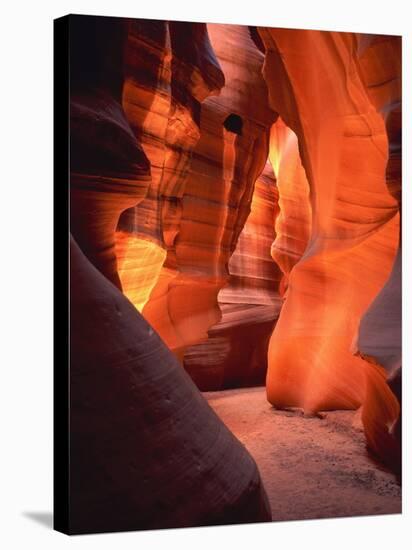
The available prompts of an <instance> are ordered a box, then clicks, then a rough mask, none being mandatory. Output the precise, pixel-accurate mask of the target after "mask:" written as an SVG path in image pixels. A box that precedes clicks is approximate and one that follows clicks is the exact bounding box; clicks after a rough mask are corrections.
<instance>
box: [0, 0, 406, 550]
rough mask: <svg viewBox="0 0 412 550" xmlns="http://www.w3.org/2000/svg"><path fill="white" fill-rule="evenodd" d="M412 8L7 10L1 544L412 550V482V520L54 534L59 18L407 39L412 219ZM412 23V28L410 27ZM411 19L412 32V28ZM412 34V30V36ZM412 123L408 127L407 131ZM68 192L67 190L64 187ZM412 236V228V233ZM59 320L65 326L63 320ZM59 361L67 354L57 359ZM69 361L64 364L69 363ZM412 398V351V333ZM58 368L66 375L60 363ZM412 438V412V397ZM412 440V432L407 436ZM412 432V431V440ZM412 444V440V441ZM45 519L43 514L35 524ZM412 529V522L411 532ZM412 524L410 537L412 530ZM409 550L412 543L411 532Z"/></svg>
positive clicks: (221, 5) (391, 3) (257, 2)
mask: <svg viewBox="0 0 412 550" xmlns="http://www.w3.org/2000/svg"><path fill="white" fill-rule="evenodd" d="M409 4H410V2H409V1H408V0H405V1H402V0H396V1H395V0H386V1H384V2H381V1H379V0H376V1H375V2H373V1H366V0H354V1H349V0H344V1H341V2H333V1H332V0H329V1H324V2H322V1H315V0H307V1H304V0H302V1H300V2H298V1H294V0H278V1H275V0H272V1H270V0H251V1H250V2H248V3H244V4H241V3H240V0H217V1H216V0H213V1H212V0H208V1H207V2H201V1H200V2H197V1H195V0H192V2H183V1H177V0H168V1H164V0H147V1H145V2H139V0H130V1H122V0H110V1H106V0H100V1H99V2H92V1H88V0H87V1H86V0H83V1H81V2H80V1H74V0H73V1H71V2H69V1H54V2H52V1H44V2H40V0H38V1H37V2H36V1H34V2H27V3H24V2H18V1H15V2H12V1H9V3H6V2H3V4H2V13H1V23H0V24H1V32H0V40H1V45H0V55H1V64H0V94H1V100H0V132H1V149H0V151H1V163H0V176H1V180H0V181H1V201H0V208H1V215H0V224H1V227H0V238H1V249H0V254H1V271H0V273H1V275H0V277H1V284H0V293H1V301H0V321H1V331H0V353H1V362H0V368H1V380H0V426H1V431H0V545H1V547H2V548H5V549H7V550H8V549H13V548H19V549H20V548H21V549H25V548H31V547H35V548H41V549H42V550H43V549H44V550H47V549H48V548H57V549H58V548H68V547H70V548H72V547H73V548H76V549H77V548H99V549H105V548H113V547H114V546H116V547H118V548H157V547H158V546H165V547H166V548H168V549H169V548H172V549H173V548H179V549H181V548H196V549H202V548H210V547H211V546H213V547H214V548H225V547H226V548H228V549H230V548H231V547H233V548H234V547H236V548H248V549H250V548H256V547H257V546H258V545H262V547H263V545H264V546H268V547H270V548H287V549H294V548H316V549H317V550H321V549H323V548H328V549H329V550H331V549H333V550H335V549H336V550H339V549H341V548H342V549H343V548H345V550H348V549H349V548H351V549H356V550H357V549H358V548H364V547H368V548H371V549H375V548H376V549H379V548H385V549H387V548H396V549H399V548H402V549H403V548H406V547H407V530H408V525H407V524H408V522H410V520H411V513H410V508H411V505H410V476H409V472H408V469H407V468H406V470H405V475H404V479H405V483H404V488H405V489H404V494H405V496H404V514H403V515H402V516H380V517H370V518H353V519H340V520H320V521H302V522H293V523H275V524H266V525H260V526H253V525H246V526H241V527H219V528H203V529H183V530H179V531H158V532H142V533H134V532H133V533H123V534H113V535H89V536H78V537H72V538H69V537H67V536H65V535H62V534H60V533H57V532H54V531H52V530H51V529H50V527H47V526H46V525H45V524H44V523H50V521H51V520H50V519H48V518H50V514H51V510H52V473H53V469H52V449H53V447H52V445H53V442H52V345H53V341H52V332H53V317H52V306H53V302H52V285H53V280H52V244H53V237H52V231H53V225H52V193H53V186H52V185H53V182H52V162H53V157H52V150H53V136H52V87H53V80H52V77H53V75H52V60H53V53H52V52H53V49H52V39H53V27H52V19H53V18H55V17H59V16H61V15H65V14H67V13H89V14H100V15H119V16H129V17H143V18H144V17H146V18H158V19H177V20H179V19H180V20H198V21H213V22H224V23H226V22H228V23H246V24H260V25H267V26H273V27H275V26H279V27H282V26H283V27H294V28H318V29H333V30H346V31H360V32H375V33H384V34H391V33H392V34H403V35H404V81H405V88H404V136H405V142H404V167H405V170H404V176H403V178H404V179H403V182H404V188H408V189H407V192H406V193H404V222H406V224H408V219H409V218H410V212H411V208H410V206H411V205H410V203H411V193H410V191H409V185H410V177H409V176H410V170H408V171H406V168H407V166H405V160H406V156H407V155H408V154H409V155H410V151H411V143H410V139H408V141H406V138H409V137H410V132H409V131H408V130H409V128H410V123H411V120H412V118H411V113H410V108H409V104H410V101H409V100H410V97H411V86H410V76H411V71H410V70H408V69H409V68H410V66H411V62H412V60H411V55H410V54H411V48H410V35H411V33H410V30H411V23H410V21H411V20H412V18H411V17H410V14H409V13H408V8H407V6H408V5H409ZM408 20H409V21H408ZM408 23H409V25H408ZM408 27H409V28H408ZM407 126H408V128H407ZM56 185H63V186H64V185H66V182H64V181H61V182H56ZM406 224H405V226H404V246H405V255H404V334H405V335H407V334H408V333H410V329H411V323H410V315H409V310H410V305H411V304H410V291H409V284H408V281H409V279H410V277H411V269H410V267H411V266H410V264H411V254H410V247H409V245H410V242H411V238H410V237H409V236H408V235H407V234H406V229H407V228H406ZM409 230H410V227H409ZM56 322H57V323H58V322H59V320H58V319H56ZM57 357H58V354H57ZM62 360H63V357H62ZM404 366H405V370H406V375H405V381H406V384H405V389H407V391H406V392H405V394H406V395H405V397H406V398H410V391H409V390H408V388H407V386H408V385H409V379H410V376H407V373H408V370H409V368H410V367H411V353H410V345H409V343H408V338H407V336H406V337H405V336H404ZM56 368H57V369H58V368H59V363H58V362H57V365H56ZM405 401H406V407H405V414H406V416H407V417H408V418H407V421H405V427H406V429H407V431H408V432H410V430H409V426H410V421H409V417H410V414H411V407H410V406H408V401H409V399H405ZM405 435H406V434H405ZM408 435H410V433H408ZM409 439H410V438H408V440H407V443H409ZM405 451H406V454H407V457H408V460H405V459H404V464H405V465H406V462H408V463H409V464H411V456H410V451H411V446H410V445H409V444H407V445H406V449H405ZM33 517H37V518H40V520H41V521H39V520H38V519H37V520H35V519H33ZM411 525H412V524H411ZM411 525H410V526H409V531H412V527H411ZM408 538H409V541H408V542H409V544H410V543H411V539H412V537H411V535H409V537H408Z"/></svg>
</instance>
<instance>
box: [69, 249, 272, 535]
mask: <svg viewBox="0 0 412 550" xmlns="http://www.w3.org/2000/svg"><path fill="white" fill-rule="evenodd" d="M70 265H71V278H70V283H71V295H70V298H71V302H70V308H71V316H70V319H71V330H70V338H71V354H70V360H71V378H70V403H71V408H70V431H71V441H70V467H71V470H70V471H71V474H70V507H71V509H70V532H71V533H86V532H93V531H113V530H116V531H117V530H127V529H150V528H166V527H169V528H170V527H184V526H200V525H217V524H222V523H225V524H227V523H242V522H257V521H270V519H271V515H270V508H269V505H268V501H267V497H266V494H265V491H264V488H263V486H262V482H261V480H260V477H259V473H258V470H257V467H256V464H255V462H254V460H253V459H252V458H251V456H250V455H249V453H248V452H247V451H246V449H245V448H244V447H243V445H241V444H240V442H239V441H238V440H237V439H236V438H235V437H234V436H233V435H232V433H231V432H230V431H229V430H228V429H227V428H226V427H225V425H224V424H223V423H222V421H221V420H219V418H218V417H217V416H216V414H215V413H214V412H213V411H212V410H211V408H210V407H209V405H208V404H207V403H206V401H205V400H204V398H203V397H202V396H201V394H200V393H199V391H198V390H197V389H196V387H195V386H194V384H193V382H192V381H191V380H190V378H189V376H188V375H187V374H186V373H185V371H184V370H183V369H182V368H181V365H180V364H179V363H178V361H177V360H176V358H175V357H174V356H173V354H172V353H171V352H170V351H169V350H168V349H167V347H166V346H165V345H164V344H163V342H162V341H161V339H160V338H159V337H158V335H157V334H156V333H155V332H154V331H153V329H152V328H151V327H150V325H149V324H148V323H147V322H146V321H145V320H144V319H143V317H142V316H141V315H140V314H139V313H138V312H137V310H136V309H135V308H134V306H133V305H132V304H131V303H130V302H129V301H128V300H127V299H126V298H125V297H124V296H122V294H121V293H120V291H119V290H118V289H117V288H116V287H115V286H114V285H112V284H111V283H110V282H109V281H108V280H107V279H106V278H105V277H104V276H103V275H102V274H101V273H99V272H98V271H97V270H96V269H95V268H94V267H93V266H92V265H91V264H90V262H88V261H87V259H86V258H85V256H84V255H83V254H82V252H81V251H80V249H79V248H78V246H77V245H76V243H75V242H74V241H72V243H71V264H70Z"/></svg>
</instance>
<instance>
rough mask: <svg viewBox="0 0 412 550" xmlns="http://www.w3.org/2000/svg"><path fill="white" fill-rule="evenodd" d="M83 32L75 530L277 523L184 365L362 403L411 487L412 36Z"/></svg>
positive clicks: (213, 29) (209, 30) (76, 75)
mask: <svg viewBox="0 0 412 550" xmlns="http://www.w3.org/2000/svg"><path fill="white" fill-rule="evenodd" d="M72 29H73V32H75V33H76V34H75V36H76V39H75V40H74V41H73V45H72V52H71V54H72V55H71V57H72V66H73V67H72V82H71V175H70V176H71V177H70V182H71V186H70V194H71V229H72V233H73V235H74V237H75V239H76V241H77V244H78V245H79V248H80V250H81V252H80V250H78V248H77V246H75V252H74V263H73V265H72V269H73V272H72V285H74V286H72V295H73V300H74V301H73V304H74V306H73V310H72V314H71V318H72V322H73V330H74V333H73V342H72V351H73V353H72V361H73V362H72V383H73V384H74V386H73V399H74V401H73V403H72V408H73V411H74V413H73V414H74V417H73V418H74V420H73V438H74V445H73V453H74V454H73V460H74V462H73V464H75V468H76V470H78V472H79V477H78V478H77V479H76V478H74V480H73V483H74V485H73V490H74V493H73V494H74V502H75V505H74V506H75V508H76V507H77V508H78V510H79V512H78V516H77V518H76V516H74V517H75V520H74V522H75V523H74V525H75V527H74V529H75V530H76V531H82V530H84V529H85V525H84V524H82V521H83V518H82V513H83V512H81V511H80V510H82V511H84V510H85V509H86V508H88V509H90V510H91V512H90V518H91V519H90V518H89V519H88V521H89V522H91V523H90V525H91V529H96V530H101V529H107V528H110V526H109V524H108V523H107V522H106V519H107V521H109V519H110V517H109V516H110V513H112V512H113V510H112V508H110V506H109V501H108V499H109V498H110V499H112V502H114V501H113V499H115V501H116V502H118V505H119V506H118V510H117V511H116V514H117V515H115V516H113V518H114V519H113V523H112V526H113V528H115V529H122V528H124V529H127V528H136V527H142V528H149V527H161V526H178V525H179V526H183V525H200V524H207V523H219V522H221V523H230V522H236V521H255V520H256V521H258V520H259V519H268V517H269V516H268V512H267V506H266V500H265V495H264V490H263V489H262V487H261V483H260V480H259V475H258V472H257V469H256V466H255V464H254V462H253V459H252V458H251V457H250V456H249V454H247V453H246V452H245V451H244V449H243V448H242V447H241V446H239V444H238V442H237V440H236V439H235V438H234V437H232V436H231V434H230V433H229V432H228V431H227V430H225V429H224V427H223V426H222V423H221V422H220V421H219V419H218V418H217V417H216V416H215V415H213V414H212V413H211V411H210V409H209V408H208V407H207V406H206V404H205V403H204V400H203V399H202V398H201V396H200V394H199V392H198V390H197V389H196V387H195V385H193V384H192V383H191V382H190V380H189V378H188V376H187V375H186V374H185V372H184V371H185V370H187V371H188V373H189V374H190V377H191V378H192V379H193V381H194V382H195V383H196V385H197V386H198V388H200V389H202V390H219V389H223V388H238V387H242V386H251V385H256V384H262V385H263V384H264V383H265V377H266V391H267V398H268V400H269V402H270V403H271V404H272V405H273V406H274V407H276V408H289V407H294V408H299V409H303V410H304V411H305V412H306V413H309V414H315V413H317V412H318V411H325V410H328V411H329V410H333V409H352V410H355V409H358V408H361V417H362V422H363V428H364V433H365V436H366V442H367V445H368V447H369V448H370V449H371V450H372V451H373V453H374V454H375V455H376V456H378V457H379V458H380V459H381V460H383V461H384V462H386V464H388V465H389V466H390V467H391V468H393V469H394V470H396V471H399V467H400V395H401V391H400V388H401V384H400V367H401V341H400V334H401V328H400V296H401V294H400V293H401V285H400V269H401V254H400V243H399V228H400V223H399V217H400V216H399V212H400V186H401V173H400V158H401V142H400V124H401V119H400V112H401V110H400V105H401V95H400V40H399V39H398V38H397V37H379V36H378V37H376V36H369V35H354V34H350V33H336V32H318V31H299V30H288V29H269V28H259V29H250V28H248V27H242V26H236V25H216V24H209V25H205V24H195V23H177V22H162V21H143V20H127V19H112V18H95V17H77V16H74V17H73V26H72ZM85 257H86V258H87V260H88V261H87V260H86V259H85ZM88 262H90V263H88ZM90 264H92V265H93V266H94V268H97V270H98V271H96V269H94V268H93V267H92V266H91V265H90ZM99 272H100V273H99ZM108 281H110V282H111V283H113V285H115V286H113V285H112V284H111V283H109V282H108ZM77 285H79V287H78V286H77ZM115 287H117V290H116V288H115ZM79 288H82V289H83V291H82V293H80V290H79ZM119 289H120V290H122V291H123V294H124V295H125V296H126V298H127V299H128V300H129V301H128V300H127V299H126V298H124V296H123V297H122V295H121V293H120V290H119ZM131 304H132V305H133V306H134V307H132V305H131ZM113 308H114V309H113ZM117 308H119V309H117ZM136 310H137V311H136ZM116 312H117V313H116ZM139 312H140V313H141V314H140V313H139ZM77 325H78V327H81V331H80V332H79V328H76V326H77ZM109 327H110V329H109ZM156 333H157V334H156ZM158 336H160V339H159V337H158ZM136 346H137V347H136ZM144 349H146V352H145V351H144ZM145 353H146V355H145ZM123 360H124V363H125V364H128V362H129V361H134V360H135V361H136V365H137V366H138V368H137V370H138V371H139V372H138V373H137V374H136V373H135V372H134V370H133V369H134V367H133V369H132V371H133V372H132V371H130V369H129V370H127V369H126V370H124V368H123V367H122V366H121V364H122V362H123ZM179 363H180V364H179ZM101 368H102V369H103V371H104V376H100V374H101V373H103V371H101V373H100V374H99V376H98V375H97V373H98V371H99V372H100V369H101ZM162 369H163V370H162ZM135 376H137V377H138V379H136V380H135V381H134V382H133V381H132V380H131V378H133V380H134V379H135ZM109 383H110V386H111V390H113V389H114V392H113V395H109V394H110V392H109V391H108V384H109ZM129 383H130V384H131V385H132V386H134V387H135V389H130V387H129V385H130V384H129ZM83 384H84V387H83ZM76 392H77V393H76ZM170 393H173V395H174V399H173V400H172V399H170V400H169V401H171V403H169V404H167V401H168V399H167V398H166V397H165V396H166V395H169V394H170ZM90 399H91V401H90ZM122 400H123V401H124V402H123V403H122ZM90 403H92V405H90ZM182 404H184V407H183V409H184V410H183V409H182V406H183V405H182ZM166 405H167V406H166ZM93 411H94V412H93ZM173 415H176V419H177V420H178V424H179V427H178V428H177V427H176V426H174V427H173V426H172V428H171V427H170V425H169V424H168V421H167V422H166V417H167V418H169V416H170V418H174V416H173ZM102 419H103V420H102ZM136 426H140V427H142V430H143V432H142V434H140V435H136V434H137V432H136ZM139 429H140V428H139ZM122 430H124V431H123V432H122ZM94 431H96V434H97V436H96V438H94V439H93V437H92V434H93V433H94ZM118 432H119V433H123V435H124V438H123V436H122V437H121V438H120V439H121V441H120V439H117V438H116V437H114V436H115V434H117V433H118ZM149 432H150V433H149ZM153 434H160V435H159V437H158V439H155V438H154V435H153ZM219 434H221V435H219ZM220 437H222V447H219V445H220V443H219V444H218V443H217V442H216V441H217V439H219V438H220ZM122 438H123V439H122ZM116 441H119V445H120V447H119V448H117V447H116V446H115V442H116ZM205 442H206V443H205ZM271 444H277V442H272V441H268V445H271ZM138 445H139V448H137V447H138ZM209 447H210V448H211V449H212V451H211V453H210V454H209V453H208V452H206V450H205V449H209ZM84 449H87V452H85V451H84ZM139 449H140V451H139ZM141 449H149V450H150V451H148V452H150V453H152V454H153V453H154V455H155V459H154V460H152V462H151V463H150V464H149V463H148V462H147V461H146V462H145V460H146V459H145V458H144V457H142V456H141ZM173 449H177V450H178V454H179V453H180V452H181V453H182V454H181V455H180V454H179V456H177V457H175V456H174V452H175V451H174V450H173ZM139 452H140V454H139ZM213 453H215V455H216V456H215V455H214V454H213ZM100 454H102V456H103V455H104V457H103V458H99V457H100ZM90 457H93V461H94V462H96V461H97V462H96V464H97V467H96V468H94V467H93V468H92V462H91V461H90ZM136 457H137V458H136ZM139 461H140V462H139ZM236 461H239V466H236V465H235V463H236ZM136 464H137V466H136ZM132 465H134V466H133V467H132ZM232 470H233V472H232ZM143 471H145V472H146V473H147V475H146V476H145V475H143V474H142V472H143ZM184 472H186V473H184ZM149 474H150V475H149ZM162 476H163V477H162ZM227 476H229V477H227ZM231 476H233V477H231ZM206 477H207V479H206ZM175 478H176V479H179V480H181V482H182V485H181V486H180V485H179V483H177V481H176V483H175ZM148 479H149V481H147V480H148ZM169 479H170V482H169ZM223 479H226V481H223ZM145 480H146V481H145ZM129 482H130V486H129ZM195 482H196V483H199V486H198V491H199V492H198V493H196V497H195V496H193V495H192V498H196V500H198V501H199V504H198V506H197V505H196V506H192V505H191V503H192V502H193V500H190V499H189V493H190V490H189V489H188V486H189V484H193V483H195ZM144 483H146V484H147V485H144ZM142 484H143V485H142ZM151 484H152V485H151ZM97 487H100V489H98V490H97V489H96V488H97ZM96 490H97V493H95V491H96ZM134 490H136V491H137V493H140V494H142V495H144V498H143V499H142V502H141V503H138V502H137V500H136V495H135V494H134V492H133V491H134ZM99 491H100V492H99ZM213 491H215V492H216V494H217V495H219V499H218V502H214V501H213V499H211V496H210V495H211V492H213ZM186 492H187V493H188V494H186ZM116 495H117V496H116ZM176 499H183V505H182V507H181V508H180V507H177V506H174V503H176V502H177V501H176ZM184 499H187V500H184ZM211 500H212V501H213V502H214V503H213V504H211V503H210V501H211ZM159 506H160V508H159ZM248 506H249V508H250V517H249V516H247V514H246V512H245V509H246V508H247V507H248ZM178 508H179V509H178ZM110 510H111V512H110ZM145 510H146V511H145ZM155 510H156V514H157V516H156V517H157V519H155ZM159 510H161V511H160V512H159ZM179 510H180V511H179ZM388 510H389V508H388ZM109 512H110V513H109ZM74 514H76V512H75V509H74ZM302 514H303V512H302ZM325 514H327V512H326V511H325ZM136 515H137V516H139V519H138V520H136ZM246 516H247V517H246ZM302 517H313V516H310V513H309V515H305V514H303V515H302ZM105 518H106V519H105Z"/></svg>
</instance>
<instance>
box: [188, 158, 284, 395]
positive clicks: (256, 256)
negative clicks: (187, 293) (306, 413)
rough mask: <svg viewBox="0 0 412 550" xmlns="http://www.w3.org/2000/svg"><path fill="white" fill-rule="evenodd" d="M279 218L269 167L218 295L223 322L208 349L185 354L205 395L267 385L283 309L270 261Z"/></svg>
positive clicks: (211, 332)
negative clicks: (271, 344)
mask: <svg viewBox="0 0 412 550" xmlns="http://www.w3.org/2000/svg"><path fill="white" fill-rule="evenodd" d="M277 212H278V206H277V188H276V181H275V178H274V175H273V170H272V167H271V165H270V163H269V162H268V163H267V164H266V166H265V169H264V171H263V173H262V174H261V175H260V176H259V178H258V179H257V181H256V183H255V188H254V192H253V198H252V204H251V211H250V214H249V216H248V218H247V220H246V223H245V225H244V227H243V229H242V232H241V233H240V236H239V240H238V242H237V245H236V248H235V250H234V252H233V254H232V256H231V258H230V260H229V265H228V269H229V272H230V276H229V279H228V282H227V284H226V285H225V286H224V287H223V288H222V290H220V292H219V294H218V304H219V309H220V311H221V314H222V317H221V320H220V321H219V323H217V324H216V325H214V326H213V327H211V328H210V329H209V331H208V339H207V340H206V341H205V342H204V343H201V344H198V345H195V346H192V347H190V348H188V349H187V350H186V353H185V358H184V365H185V368H186V369H187V370H188V372H189V373H190V375H191V376H192V378H193V380H194V381H195V382H196V384H197V385H198V386H199V387H200V388H201V389H205V390H210V389H216V388H228V387H239V386H254V385H258V384H264V381H265V376H266V369H267V347H268V343H269V337H270V335H271V333H272V331H273V326H274V323H275V321H276V319H277V317H278V315H279V311H280V308H281V305H282V300H281V298H280V296H279V292H278V285H279V282H280V278H281V272H280V270H279V268H278V267H277V265H276V264H275V263H274V262H273V260H272V258H271V255H270V248H271V245H272V242H273V240H274V238H275V231H274V219H276V217H277Z"/></svg>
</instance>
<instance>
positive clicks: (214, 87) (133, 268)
mask: <svg viewBox="0 0 412 550" xmlns="http://www.w3.org/2000/svg"><path fill="white" fill-rule="evenodd" d="M125 59H126V66H125V84H124V88H123V96H122V101H123V106H124V109H125V112H126V115H127V117H128V120H129V121H130V124H131V127H132V129H133V132H134V134H135V135H136V138H137V139H138V140H139V143H141V146H142V148H143V150H144V151H145V153H146V155H147V157H148V159H149V160H150V165H151V173H152V181H151V184H150V186H149V188H148V192H147V196H146V197H145V199H144V200H143V201H142V202H141V203H140V204H139V205H138V206H136V207H135V208H132V209H129V210H127V211H126V212H124V213H123V214H122V216H121V218H120V221H119V226H118V233H117V239H116V240H117V258H118V262H119V275H120V279H121V281H122V285H123V289H124V292H125V294H126V296H128V298H129V299H130V300H131V301H132V302H133V303H134V304H135V305H136V307H137V308H138V309H140V310H142V308H143V307H144V305H145V303H146V302H147V300H148V298H149V296H150V293H151V291H152V289H153V287H154V286H155V284H156V282H157V280H158V278H159V274H160V270H161V268H162V266H163V263H164V261H165V259H166V256H167V254H168V255H169V260H168V263H170V262H172V263H174V256H175V240H176V236H177V234H178V233H179V229H180V218H181V213H182V197H183V193H184V190H185V186H186V180H187V172H188V168H189V164H190V158H191V153H192V149H193V147H194V145H195V144H196V142H197V141H198V139H199V135H200V134H199V117H200V102H201V101H203V100H204V99H205V98H206V97H207V96H209V95H213V94H217V93H218V92H219V90H220V88H221V87H222V86H223V84H224V77H223V73H222V71H221V70H220V67H219V64H218V62H217V60H216V58H215V56H214V53H213V50H212V48H211V45H210V42H209V38H208V34H207V29H206V25H205V24H202V23H178V22H169V23H167V22H163V21H145V20H132V21H131V22H130V28H129V35H128V42H127V48H126V53H125ZM143 272H144V273H143Z"/></svg>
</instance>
